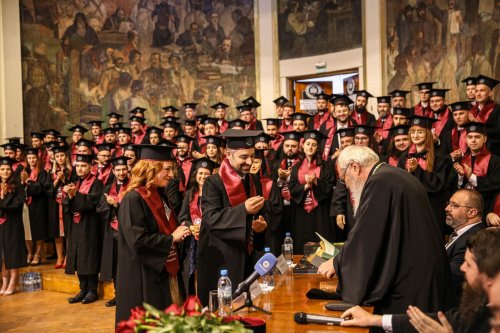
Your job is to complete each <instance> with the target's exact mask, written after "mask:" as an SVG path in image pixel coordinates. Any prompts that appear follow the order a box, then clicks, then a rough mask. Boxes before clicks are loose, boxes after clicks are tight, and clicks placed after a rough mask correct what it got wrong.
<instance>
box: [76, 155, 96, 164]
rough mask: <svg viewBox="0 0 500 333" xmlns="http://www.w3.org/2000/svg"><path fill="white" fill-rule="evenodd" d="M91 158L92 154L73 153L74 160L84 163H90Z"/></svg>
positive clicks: (92, 158)
mask: <svg viewBox="0 0 500 333" xmlns="http://www.w3.org/2000/svg"><path fill="white" fill-rule="evenodd" d="M93 160H94V156H92V155H83V154H76V155H75V161H76V162H84V163H88V164H92V161H93Z"/></svg>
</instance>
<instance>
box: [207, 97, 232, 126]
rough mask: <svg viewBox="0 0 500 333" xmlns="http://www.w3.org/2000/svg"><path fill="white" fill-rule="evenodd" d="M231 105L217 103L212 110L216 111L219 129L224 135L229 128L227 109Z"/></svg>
mask: <svg viewBox="0 0 500 333" xmlns="http://www.w3.org/2000/svg"><path fill="white" fill-rule="evenodd" d="M227 107H229V105H227V104H224V103H222V102H218V103H215V104H214V105H212V106H211V107H210V108H212V109H213V110H214V116H215V118H217V126H218V127H219V132H221V133H224V131H225V130H227V128H228V127H229V123H228V122H227V120H226V108H227Z"/></svg>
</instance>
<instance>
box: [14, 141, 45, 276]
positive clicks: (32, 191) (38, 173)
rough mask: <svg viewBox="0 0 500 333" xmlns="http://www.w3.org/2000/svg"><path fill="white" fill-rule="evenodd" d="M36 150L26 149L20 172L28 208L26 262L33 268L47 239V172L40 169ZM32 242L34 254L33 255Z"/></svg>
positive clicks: (39, 259) (38, 262)
mask: <svg viewBox="0 0 500 333" xmlns="http://www.w3.org/2000/svg"><path fill="white" fill-rule="evenodd" d="M38 151H39V150H38V149H36V148H28V149H26V150H25V154H26V165H27V166H26V168H25V169H24V170H23V171H22V172H21V183H22V184H23V185H24V188H25V191H26V201H25V202H26V205H27V206H28V212H29V219H28V220H29V221H26V222H28V225H29V228H30V234H31V240H26V248H27V249H28V259H27V262H28V263H29V264H31V265H33V266H35V265H38V264H40V261H41V257H40V255H41V251H42V243H43V241H44V240H46V239H47V196H46V194H45V191H46V189H47V188H48V187H49V186H50V184H49V182H50V181H49V178H48V175H47V172H45V170H43V169H42V166H41V160H40V159H39V158H38ZM33 242H35V254H34V255H33V253H32V249H33Z"/></svg>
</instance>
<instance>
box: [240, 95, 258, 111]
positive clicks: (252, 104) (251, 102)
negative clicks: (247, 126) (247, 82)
mask: <svg viewBox="0 0 500 333" xmlns="http://www.w3.org/2000/svg"><path fill="white" fill-rule="evenodd" d="M242 102H243V103H244V104H246V105H248V106H250V107H252V108H258V107H259V106H260V103H259V102H258V101H257V100H256V99H255V97H253V96H250V97H247V98H245V99H244V100H243V101H242Z"/></svg>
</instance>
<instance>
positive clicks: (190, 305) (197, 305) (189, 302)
mask: <svg viewBox="0 0 500 333" xmlns="http://www.w3.org/2000/svg"><path fill="white" fill-rule="evenodd" d="M183 307H184V310H186V312H193V311H197V312H199V311H200V310H201V302H200V300H199V299H198V297H196V296H189V297H188V298H187V299H186V301H185V302H184V305H183Z"/></svg>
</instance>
